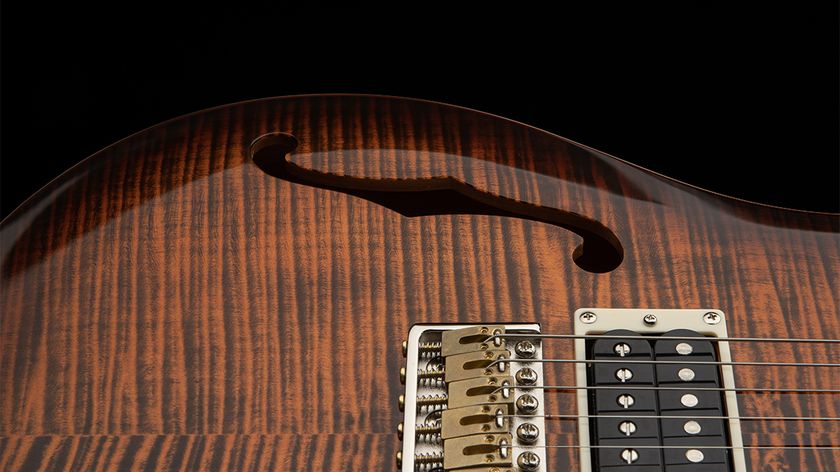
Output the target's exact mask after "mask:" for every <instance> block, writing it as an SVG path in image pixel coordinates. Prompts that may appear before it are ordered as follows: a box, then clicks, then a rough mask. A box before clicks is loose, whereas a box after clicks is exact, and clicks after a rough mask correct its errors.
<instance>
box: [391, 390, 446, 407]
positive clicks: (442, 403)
mask: <svg viewBox="0 0 840 472" xmlns="http://www.w3.org/2000/svg"><path fill="white" fill-rule="evenodd" d="M400 397H402V395H400ZM402 400H403V409H404V408H405V397H403V398H402ZM447 403H449V397H447V396H446V394H445V393H441V394H436V395H417V411H421V410H422V409H424V408H430V407H441V408H445V407H446V405H447ZM400 411H403V410H402V409H401V410H400Z"/></svg>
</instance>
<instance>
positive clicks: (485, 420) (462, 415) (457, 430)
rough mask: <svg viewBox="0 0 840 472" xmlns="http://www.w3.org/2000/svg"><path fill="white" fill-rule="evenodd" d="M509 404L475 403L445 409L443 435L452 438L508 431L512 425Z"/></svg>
mask: <svg viewBox="0 0 840 472" xmlns="http://www.w3.org/2000/svg"><path fill="white" fill-rule="evenodd" d="M509 412H510V410H509V407H508V406H507V405H474V406H465V407H463V408H455V409H451V410H445V411H444V412H443V415H442V420H441V423H443V425H442V427H441V430H440V431H441V433H440V434H441V437H442V438H443V439H452V438H457V437H460V436H469V435H471V434H482V433H483V434H487V433H507V432H509V431H510V425H509V424H508V423H509V422H508V419H507V418H506V415H507V414H508V413H509Z"/></svg>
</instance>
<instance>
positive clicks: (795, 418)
mask: <svg viewBox="0 0 840 472" xmlns="http://www.w3.org/2000/svg"><path fill="white" fill-rule="evenodd" d="M499 416H500V417H502V418H526V419H527V418H545V419H549V420H577V419H580V418H587V419H589V418H615V419H645V418H647V419H667V420H697V419H712V420H744V421H840V417H834V416H705V415H702V416H698V415H696V414H695V415H623V414H619V413H616V414H614V415H573V414H567V415H563V414H548V415H499Z"/></svg>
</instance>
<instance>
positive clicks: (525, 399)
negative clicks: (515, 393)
mask: <svg viewBox="0 0 840 472" xmlns="http://www.w3.org/2000/svg"><path fill="white" fill-rule="evenodd" d="M539 406H540V402H539V401H538V400H537V397H535V396H533V395H531V394H528V393H526V394H524V395H521V396H520V397H519V398H517V399H516V409H517V410H519V412H520V413H522V414H525V415H532V414H534V413H535V412H536V411H537V408H539Z"/></svg>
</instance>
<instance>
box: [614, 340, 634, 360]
mask: <svg viewBox="0 0 840 472" xmlns="http://www.w3.org/2000/svg"><path fill="white" fill-rule="evenodd" d="M613 351H615V353H616V354H618V355H619V357H624V356H626V355H629V354H630V345H629V344H627V343H618V344H616V345H615V347H614V348H613Z"/></svg>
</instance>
